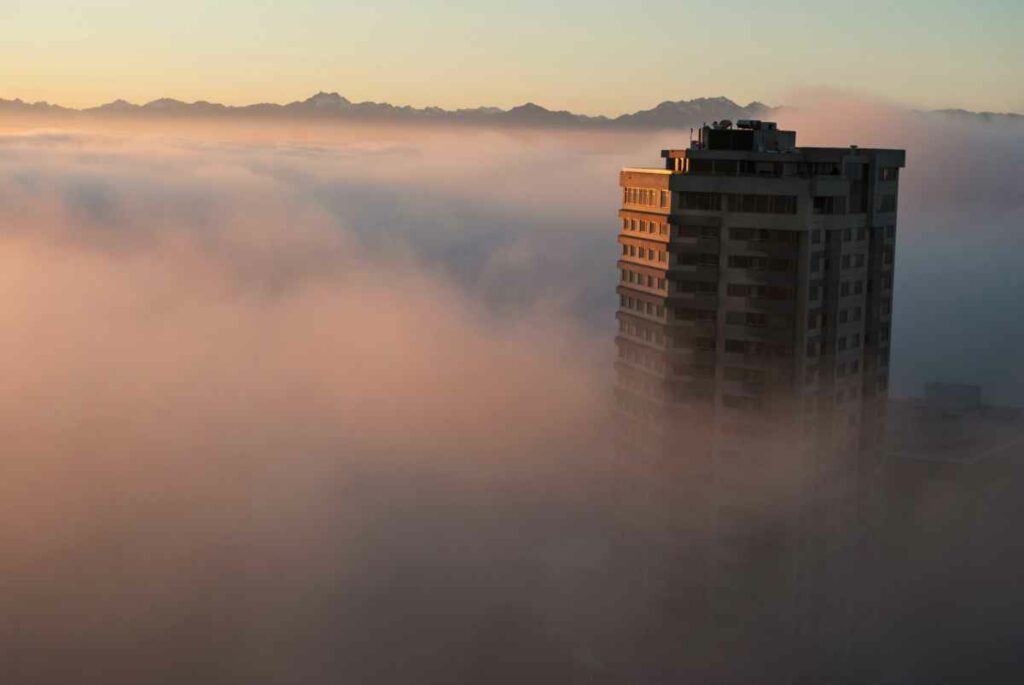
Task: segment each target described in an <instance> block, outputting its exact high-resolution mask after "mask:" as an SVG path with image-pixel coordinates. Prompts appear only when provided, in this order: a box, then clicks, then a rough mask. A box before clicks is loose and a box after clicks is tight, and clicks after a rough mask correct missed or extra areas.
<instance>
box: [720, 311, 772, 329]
mask: <svg viewBox="0 0 1024 685" xmlns="http://www.w3.org/2000/svg"><path fill="white" fill-rule="evenodd" d="M725 322H726V323H727V324H729V325H731V326H753V327H756V328H764V327H765V326H767V325H768V317H767V316H766V315H765V314H761V313H758V312H726V313H725Z"/></svg>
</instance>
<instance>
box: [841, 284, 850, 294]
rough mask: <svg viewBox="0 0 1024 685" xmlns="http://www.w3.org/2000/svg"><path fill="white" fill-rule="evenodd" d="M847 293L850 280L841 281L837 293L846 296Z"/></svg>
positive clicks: (848, 292)
mask: <svg viewBox="0 0 1024 685" xmlns="http://www.w3.org/2000/svg"><path fill="white" fill-rule="evenodd" d="M849 294H850V282H849V281H843V283H842V284H841V285H840V286H839V295H840V296H841V297H846V296H847V295H849Z"/></svg>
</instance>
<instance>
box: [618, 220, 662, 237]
mask: <svg viewBox="0 0 1024 685" xmlns="http://www.w3.org/2000/svg"><path fill="white" fill-rule="evenodd" d="M622 230H623V231H627V232H629V233H648V234H651V235H653V234H655V233H657V234H658V235H668V224H664V223H661V222H659V221H649V220H647V219H623V220H622Z"/></svg>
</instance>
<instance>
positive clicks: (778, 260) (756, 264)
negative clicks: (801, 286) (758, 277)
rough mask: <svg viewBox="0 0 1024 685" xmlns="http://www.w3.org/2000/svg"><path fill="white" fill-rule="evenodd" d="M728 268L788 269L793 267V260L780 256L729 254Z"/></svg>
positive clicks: (752, 269) (756, 269) (754, 269)
mask: <svg viewBox="0 0 1024 685" xmlns="http://www.w3.org/2000/svg"><path fill="white" fill-rule="evenodd" d="M729 268H731V269H749V270H751V271H789V270H790V269H792V268H793V260H791V259H785V258H782V257H762V256H753V255H730V256H729Z"/></svg>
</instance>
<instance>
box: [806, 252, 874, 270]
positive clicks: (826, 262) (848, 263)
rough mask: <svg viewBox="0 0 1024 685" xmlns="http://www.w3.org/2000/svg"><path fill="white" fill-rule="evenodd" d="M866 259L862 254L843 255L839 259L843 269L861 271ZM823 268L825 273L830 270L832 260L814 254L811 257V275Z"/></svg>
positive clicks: (822, 255) (820, 254)
mask: <svg viewBox="0 0 1024 685" xmlns="http://www.w3.org/2000/svg"><path fill="white" fill-rule="evenodd" d="M866 261H867V257H866V256H865V255H864V254H863V253H860V254H844V255H843V256H842V257H841V258H840V265H841V268H843V269H861V268H863V267H864V265H865V263H866ZM822 268H824V269H825V270H826V271H827V270H828V269H831V268H832V260H831V259H830V258H828V257H826V256H825V253H823V252H815V253H814V254H812V255H811V273H818V272H819V271H821V270H822Z"/></svg>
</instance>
